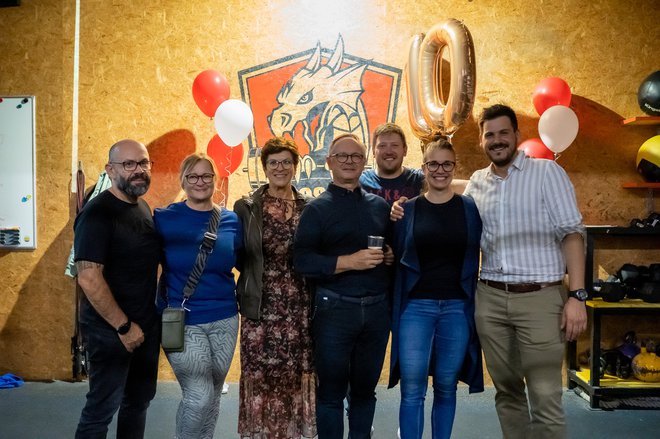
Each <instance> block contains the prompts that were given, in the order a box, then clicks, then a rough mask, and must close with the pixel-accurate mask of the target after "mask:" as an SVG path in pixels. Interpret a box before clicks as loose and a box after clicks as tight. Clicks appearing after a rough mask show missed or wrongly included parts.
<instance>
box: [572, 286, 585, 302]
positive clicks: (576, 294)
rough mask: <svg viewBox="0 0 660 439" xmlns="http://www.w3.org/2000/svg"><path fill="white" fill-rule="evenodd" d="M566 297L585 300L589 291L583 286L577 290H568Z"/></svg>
mask: <svg viewBox="0 0 660 439" xmlns="http://www.w3.org/2000/svg"><path fill="white" fill-rule="evenodd" d="M568 297H572V298H574V299H577V300H579V301H580V302H585V301H586V300H587V299H588V298H589V293H588V292H587V290H585V289H584V288H579V289H577V290H573V291H569V292H568Z"/></svg>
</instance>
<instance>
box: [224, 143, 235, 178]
mask: <svg viewBox="0 0 660 439" xmlns="http://www.w3.org/2000/svg"><path fill="white" fill-rule="evenodd" d="M232 149H233V148H229V149H228V150H227V151H226V154H227V155H226V157H225V158H226V159H227V160H225V173H226V174H227V178H229V174H231V171H230V170H229V169H230V168H231V153H232Z"/></svg>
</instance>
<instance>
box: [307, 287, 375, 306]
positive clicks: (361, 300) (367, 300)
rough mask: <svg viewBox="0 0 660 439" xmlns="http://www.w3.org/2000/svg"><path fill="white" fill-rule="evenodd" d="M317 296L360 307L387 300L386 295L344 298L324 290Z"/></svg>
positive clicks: (341, 295)
mask: <svg viewBox="0 0 660 439" xmlns="http://www.w3.org/2000/svg"><path fill="white" fill-rule="evenodd" d="M318 295H319V296H320V297H323V296H327V297H330V298H332V299H337V300H341V301H342V302H346V303H356V304H360V305H373V304H374V303H379V302H382V301H383V300H385V299H386V298H387V295H386V294H381V295H378V296H365V297H352V296H345V295H343V294H337V293H333V292H332V291H328V290H325V289H324V290H323V291H319V292H318Z"/></svg>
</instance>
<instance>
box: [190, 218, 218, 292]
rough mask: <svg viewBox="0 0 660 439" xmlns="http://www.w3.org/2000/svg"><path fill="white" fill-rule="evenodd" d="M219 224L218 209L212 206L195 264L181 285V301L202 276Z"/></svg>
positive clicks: (216, 236)
mask: <svg viewBox="0 0 660 439" xmlns="http://www.w3.org/2000/svg"><path fill="white" fill-rule="evenodd" d="M219 226H220V209H218V208H217V207H215V206H213V212H211V219H210V221H209V228H208V230H207V231H206V233H204V239H203V240H202V244H201V245H200V246H199V253H197V259H196V260H195V265H193V268H192V271H191V272H190V276H189V277H188V281H187V282H186V286H185V287H183V301H184V302H185V301H187V300H189V299H190V297H191V296H192V295H193V293H194V292H195V288H197V284H198V283H199V279H200V278H201V277H202V272H203V271H204V267H206V260H207V259H208V257H209V254H211V253H212V252H213V247H214V246H215V241H216V240H217V239H218V235H217V233H218V227H219Z"/></svg>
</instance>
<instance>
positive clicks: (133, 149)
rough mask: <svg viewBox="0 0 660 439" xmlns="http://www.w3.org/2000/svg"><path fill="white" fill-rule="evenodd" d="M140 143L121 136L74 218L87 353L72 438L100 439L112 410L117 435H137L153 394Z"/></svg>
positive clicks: (149, 246) (153, 242)
mask: <svg viewBox="0 0 660 439" xmlns="http://www.w3.org/2000/svg"><path fill="white" fill-rule="evenodd" d="M151 165H152V162H151V161H150V160H149V154H148V152H147V148H145V146H144V145H143V144H141V143H139V142H137V141H135V140H121V141H119V142H117V143H115V144H114V145H113V146H112V147H111V148H110V152H109V160H108V163H107V164H106V165H105V170H106V172H107V173H108V175H109V176H110V179H111V180H112V187H110V188H109V189H108V190H106V191H104V192H102V193H100V194H99V195H98V196H96V197H95V198H93V199H92V200H91V201H89V203H87V205H86V206H85V208H84V209H83V210H82V211H81V212H80V214H79V215H78V217H77V218H76V221H75V223H74V231H75V238H74V248H75V255H76V268H77V269H78V283H79V284H80V286H81V288H82V290H83V291H84V293H85V300H83V302H82V304H81V312H80V322H81V325H82V330H83V334H84V338H85V343H86V346H87V352H88V354H89V393H87V402H86V405H85V407H84V408H83V411H82V414H81V416H80V422H79V424H78V430H77V431H76V438H100V437H102V438H104V437H106V434H107V431H108V425H109V424H110V422H111V421H112V417H113V416H114V414H115V412H117V410H119V415H118V418H117V437H120V438H142V437H143V436H144V428H145V423H146V416H147V408H148V407H149V403H150V401H151V400H152V399H153V397H154V395H155V394H156V378H157V375H158V354H159V351H160V343H159V342H160V340H159V324H158V323H159V322H158V315H157V313H156V307H155V300H154V299H155V294H156V274H157V270H158V262H159V256H160V243H159V239H158V236H157V234H156V232H155V229H154V224H153V220H152V216H151V210H150V209H149V206H148V205H147V203H146V202H145V201H144V200H142V199H140V197H141V196H142V195H144V194H145V193H146V192H147V190H148V189H149V183H150V182H151V174H150V171H151Z"/></svg>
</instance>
